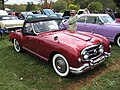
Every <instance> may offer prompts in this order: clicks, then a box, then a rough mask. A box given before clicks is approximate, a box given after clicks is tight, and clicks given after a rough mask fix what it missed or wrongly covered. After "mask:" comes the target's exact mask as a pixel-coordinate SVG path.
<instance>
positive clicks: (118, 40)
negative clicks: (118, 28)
mask: <svg viewBox="0 0 120 90" xmlns="http://www.w3.org/2000/svg"><path fill="white" fill-rule="evenodd" d="M117 45H118V46H119V47H120V36H119V37H118V38H117Z"/></svg>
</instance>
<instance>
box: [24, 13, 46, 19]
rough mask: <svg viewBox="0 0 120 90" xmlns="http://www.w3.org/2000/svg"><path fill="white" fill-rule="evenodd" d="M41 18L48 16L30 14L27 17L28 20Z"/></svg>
mask: <svg viewBox="0 0 120 90" xmlns="http://www.w3.org/2000/svg"><path fill="white" fill-rule="evenodd" d="M39 17H47V16H46V15H44V14H29V15H27V17H26V19H30V18H39Z"/></svg>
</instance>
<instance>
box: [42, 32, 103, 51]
mask: <svg viewBox="0 0 120 90" xmlns="http://www.w3.org/2000/svg"><path fill="white" fill-rule="evenodd" d="M43 36H44V37H45V38H46V39H48V40H51V41H54V42H59V43H62V44H63V45H67V46H70V47H73V48H77V49H79V50H81V49H82V48H83V47H86V46H90V45H93V44H98V43H100V42H101V39H100V38H98V37H96V36H94V35H93V34H90V33H88V32H79V31H77V32H70V31H67V30H64V31H56V32H49V33H46V34H43ZM55 37H57V40H54V39H55Z"/></svg>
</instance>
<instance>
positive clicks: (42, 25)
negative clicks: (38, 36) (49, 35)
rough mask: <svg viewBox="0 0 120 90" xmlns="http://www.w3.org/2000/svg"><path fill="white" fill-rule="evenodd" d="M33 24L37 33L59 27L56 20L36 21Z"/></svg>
mask: <svg viewBox="0 0 120 90" xmlns="http://www.w3.org/2000/svg"><path fill="white" fill-rule="evenodd" d="M33 26H34V30H35V32H36V33H40V32H46V31H52V30H58V29H59V27H58V25H57V23H56V22H55V21H54V20H52V21H41V22H36V23H34V24H33Z"/></svg>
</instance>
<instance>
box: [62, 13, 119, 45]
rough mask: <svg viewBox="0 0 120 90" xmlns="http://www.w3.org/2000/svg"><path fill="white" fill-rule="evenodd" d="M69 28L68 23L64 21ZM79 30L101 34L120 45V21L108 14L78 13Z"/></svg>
mask: <svg viewBox="0 0 120 90" xmlns="http://www.w3.org/2000/svg"><path fill="white" fill-rule="evenodd" d="M64 24H65V26H66V28H68V23H67V22H66V23H64ZM77 30H78V31H84V32H91V33H96V34H100V35H102V36H105V37H106V38H108V39H109V41H110V42H114V43H116V44H117V45H118V46H119V47H120V23H117V22H115V21H114V20H113V19H112V18H111V17H110V16H109V15H108V14H81V15H78V20H77Z"/></svg>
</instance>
